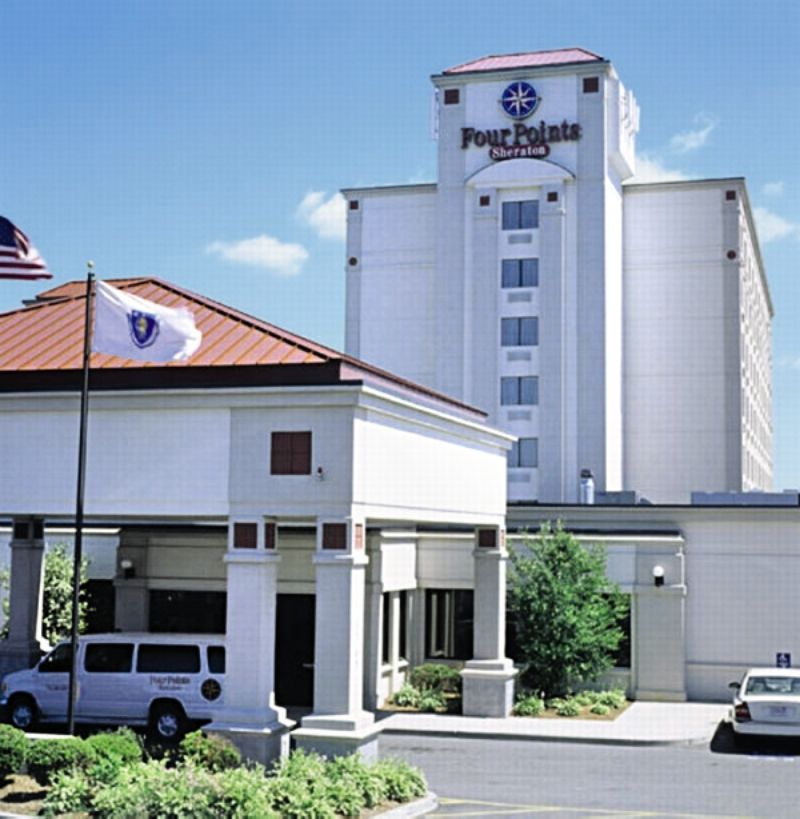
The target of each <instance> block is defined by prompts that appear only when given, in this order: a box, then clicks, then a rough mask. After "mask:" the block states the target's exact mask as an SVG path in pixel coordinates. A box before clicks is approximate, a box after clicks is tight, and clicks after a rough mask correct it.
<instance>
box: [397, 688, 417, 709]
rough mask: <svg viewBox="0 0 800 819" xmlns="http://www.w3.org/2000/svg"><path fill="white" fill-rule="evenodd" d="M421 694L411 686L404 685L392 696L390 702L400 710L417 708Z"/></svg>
mask: <svg viewBox="0 0 800 819" xmlns="http://www.w3.org/2000/svg"><path fill="white" fill-rule="evenodd" d="M421 699H422V692H421V691H420V690H419V689H418V688H414V686H413V685H408V684H406V685H404V686H403V687H402V688H401V689H400V690H399V691H397V692H395V693H394V694H393V695H392V702H393V703H394V704H395V705H397V706H399V707H400V708H419V701H420V700H421Z"/></svg>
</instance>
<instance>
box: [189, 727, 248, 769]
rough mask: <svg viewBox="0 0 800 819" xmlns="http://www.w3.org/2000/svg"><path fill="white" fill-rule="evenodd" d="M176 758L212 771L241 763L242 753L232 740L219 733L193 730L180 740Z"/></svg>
mask: <svg viewBox="0 0 800 819" xmlns="http://www.w3.org/2000/svg"><path fill="white" fill-rule="evenodd" d="M178 758H179V759H180V760H182V761H184V762H193V763H194V764H195V765H197V766H198V767H200V768H204V769H205V770H207V771H213V772H218V771H224V770H227V769H228V768H236V767H237V766H239V765H241V764H242V755H241V754H240V753H239V750H238V749H237V748H236V746H235V745H234V744H233V743H232V742H230V741H229V740H227V739H225V738H224V737H222V736H219V734H204V733H203V732H202V731H193V732H192V733H191V734H187V735H186V736H185V737H184V738H183V739H182V740H181V743H180V745H179V746H178Z"/></svg>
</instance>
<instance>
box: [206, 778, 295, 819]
mask: <svg viewBox="0 0 800 819" xmlns="http://www.w3.org/2000/svg"><path fill="white" fill-rule="evenodd" d="M217 782H218V785H219V796H218V799H217V802H216V803H215V805H214V807H215V809H216V811H217V816H224V817H225V818H226V819H253V817H258V819H271V818H272V817H275V819H278V817H279V816H280V814H279V813H278V812H277V811H275V810H273V808H272V800H271V798H270V792H269V788H268V787H267V780H266V779H265V778H264V769H263V768H262V767H261V766H260V765H255V766H253V767H249V768H244V767H242V768H229V769H227V770H224V771H220V772H219V773H218V774H217Z"/></svg>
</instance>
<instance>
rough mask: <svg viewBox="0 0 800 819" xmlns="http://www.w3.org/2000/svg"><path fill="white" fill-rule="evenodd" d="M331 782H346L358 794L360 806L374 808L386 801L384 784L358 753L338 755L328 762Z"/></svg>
mask: <svg viewBox="0 0 800 819" xmlns="http://www.w3.org/2000/svg"><path fill="white" fill-rule="evenodd" d="M328 777H329V779H330V780H331V782H332V783H337V782H347V783H349V784H352V786H353V787H354V788H356V789H357V790H358V792H359V794H360V797H361V802H362V807H365V808H374V807H375V806H376V805H380V804H381V803H382V802H385V801H386V785H385V783H384V782H383V780H382V779H381V777H380V775H378V774H376V773H375V771H374V770H373V768H371V767H369V766H367V765H366V764H364V760H363V759H361V757H360V756H358V754H352V755H351V756H340V757H337V758H336V759H333V760H331V761H330V762H329V763H328Z"/></svg>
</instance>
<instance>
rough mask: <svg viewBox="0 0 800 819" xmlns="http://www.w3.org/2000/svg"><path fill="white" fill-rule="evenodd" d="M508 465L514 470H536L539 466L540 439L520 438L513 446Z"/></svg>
mask: <svg viewBox="0 0 800 819" xmlns="http://www.w3.org/2000/svg"><path fill="white" fill-rule="evenodd" d="M508 465H509V467H511V468H512V469H535V468H536V467H537V466H539V439H538V438H520V439H519V440H517V441H514V443H513V444H512V445H511V450H510V451H509V453H508Z"/></svg>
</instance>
